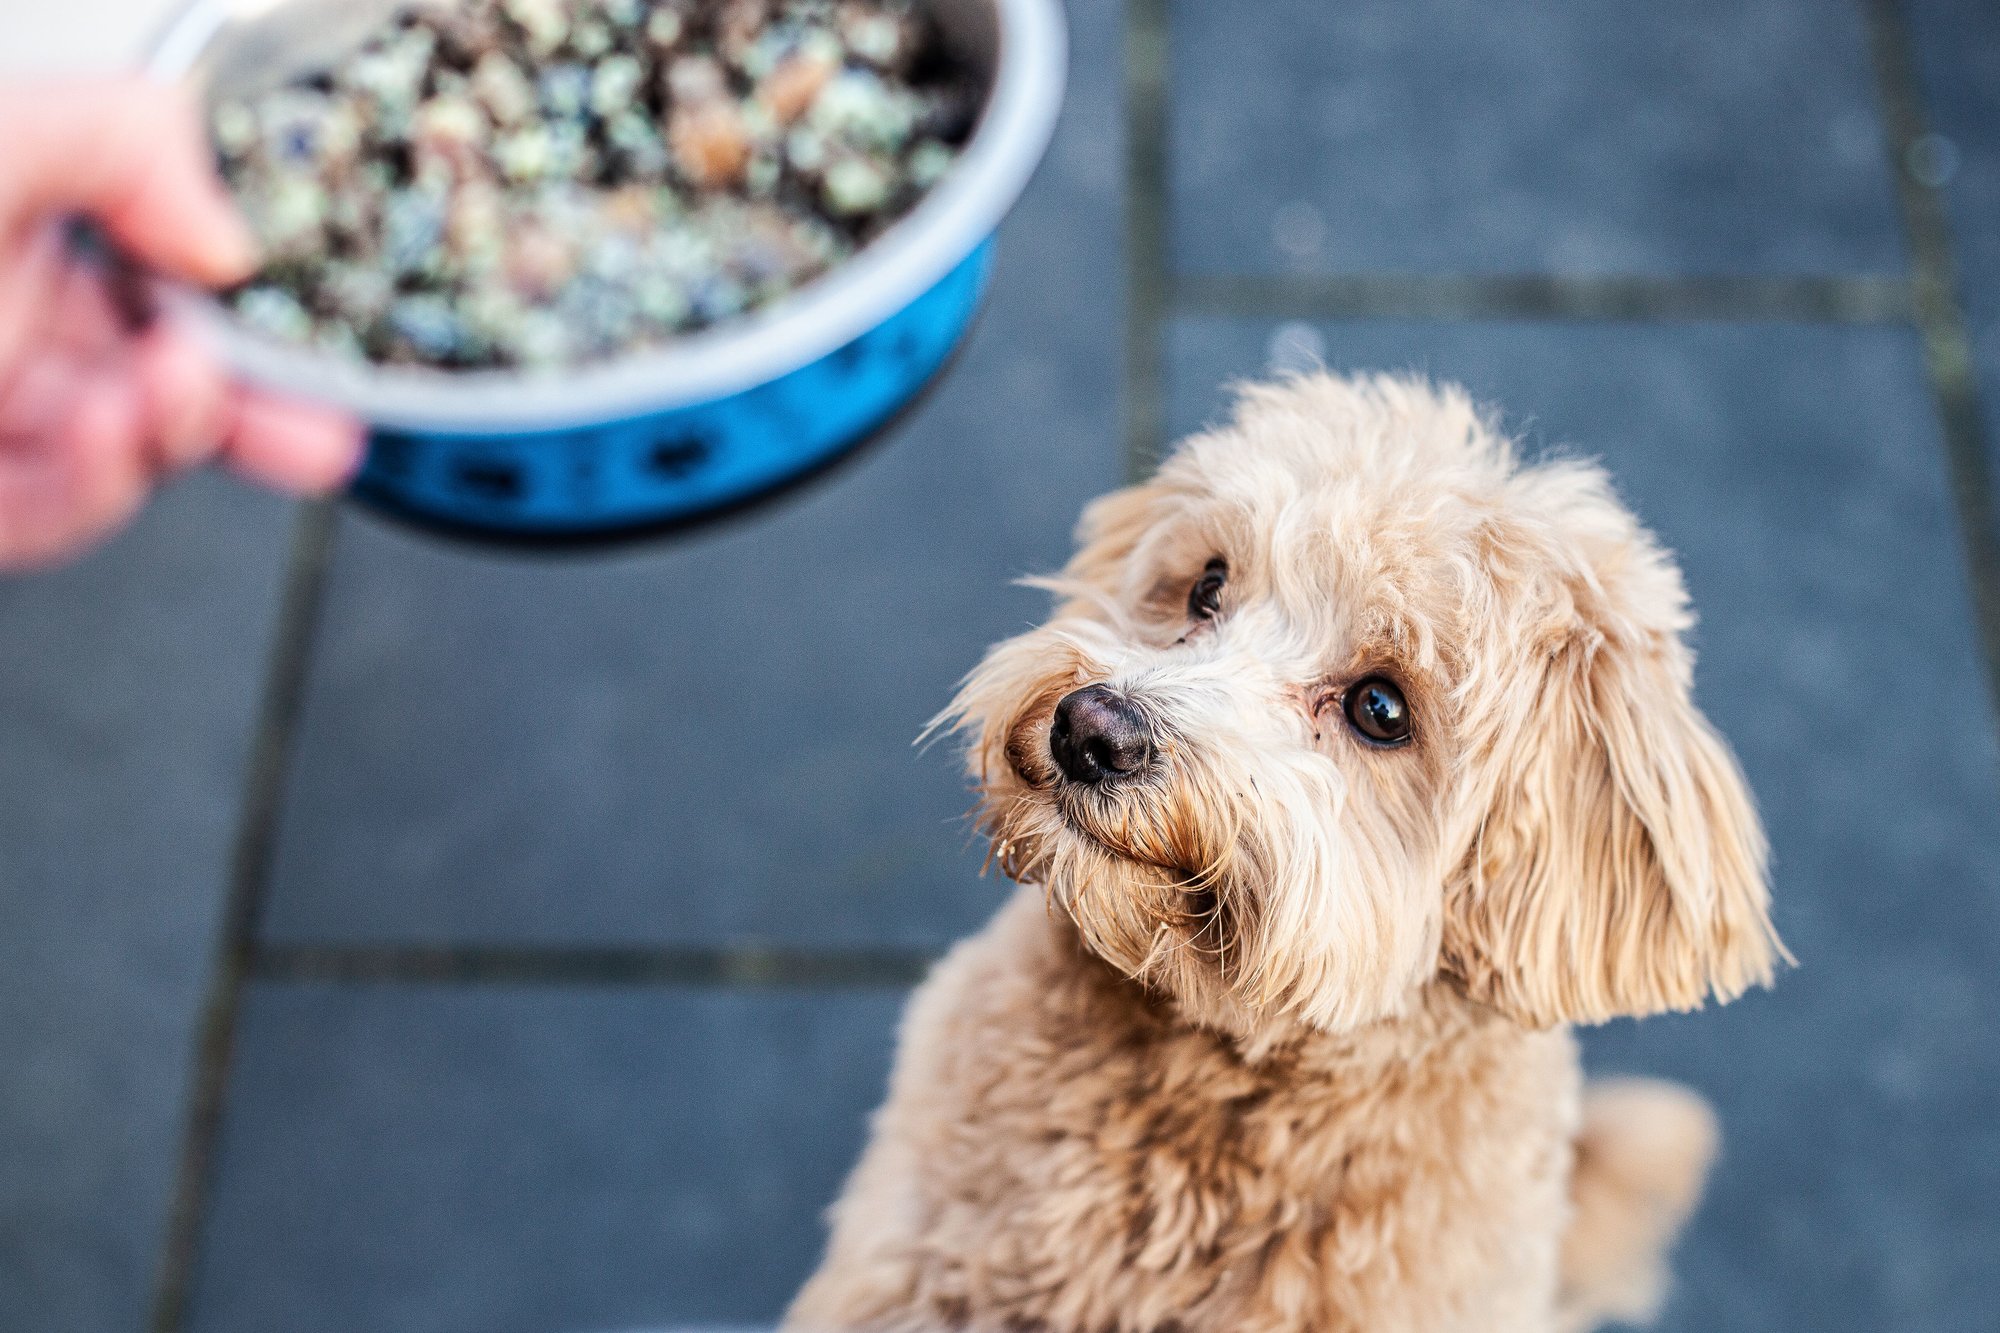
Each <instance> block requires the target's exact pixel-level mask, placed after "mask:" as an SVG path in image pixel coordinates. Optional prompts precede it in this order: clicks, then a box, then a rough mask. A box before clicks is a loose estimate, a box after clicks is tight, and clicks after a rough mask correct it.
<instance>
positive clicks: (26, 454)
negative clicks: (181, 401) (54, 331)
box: [0, 357, 150, 567]
mask: <svg viewBox="0 0 2000 1333" xmlns="http://www.w3.org/2000/svg"><path fill="white" fill-rule="evenodd" d="M143 443H144V441H143V437H142V435H141V431H140V404H139V401H138V395H137V393H136V392H135V391H134V388H133V386H132V384H131V383H130V382H129V381H126V380H120V379H119V378H117V377H115V376H110V375H106V374H102V373H99V372H96V371H92V370H90V369H88V368H84V367H80V366H78V365H76V364H75V363H72V362H67V361H64V360H62V359H60V358H57V357H41V358H37V359H36V360H35V361H34V362H32V363H31V364H29V365H28V366H26V367H24V368H23V371H22V373H21V375H19V376H18V377H17V378H16V379H15V380H14V382H13V384H12V385H11V387H10V388H9V390H8V392H7V394H6V396H5V397H4V398H0V566H8V567H22V566H33V565H44V564H50V563H53V562H55V561H57V560H61V559H63V558H66V557H68V556H71V555H74V554H77V553H78V552H80V551H81V550H82V549H84V548H85V547H87V546H88V545H90V544H91V543H92V542H94V541H96V540H98V539H99V538H101V537H103V536H104V535H106V534H108V533H109V532H111V531H112V530H113V529H115V528H117V527H119V526H120V525H122V524H123V523H124V522H126V521H127V520H128V519H129V518H131V516H132V514H133V513H134V512H136V511H137V510H138V508H139V505H140V503H141V502H142V501H143V500H144V499H145V497H146V494H147V491H148V490H149V489H150V476H149V469H148V467H147V464H146V459H145V456H144V449H143Z"/></svg>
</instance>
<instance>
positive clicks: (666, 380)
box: [150, 0, 1065, 544]
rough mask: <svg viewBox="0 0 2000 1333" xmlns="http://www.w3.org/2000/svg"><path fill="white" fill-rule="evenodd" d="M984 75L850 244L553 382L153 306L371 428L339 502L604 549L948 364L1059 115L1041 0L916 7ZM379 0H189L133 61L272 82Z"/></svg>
mask: <svg viewBox="0 0 2000 1333" xmlns="http://www.w3.org/2000/svg"><path fill="white" fill-rule="evenodd" d="M929 4H930V8H931V9H932V11H933V12H934V13H935V15H936V16H937V20H938V25H939V28H940V30H941V31H942V33H943V36H944V40H945V42H946V43H947V45H948V46H949V48H950V49H951V52H952V54H953V55H954V56H955V57H956V58H957V59H959V60H961V61H963V62H964V63H965V64H966V65H967V66H968V67H970V68H971V69H973V70H975V71H977V72H978V73H979V74H980V75H981V76H982V77H983V78H984V79H985V81H986V100H985V105H984V109H983V110H982V112H981V114H980V118H979V120H978V123H977V126H976V127H975V129H974V131H973V135H972V138H971V140H970V142H969V143H968V144H967V145H966V148H965V150H964V152H963V153H962V155H961V156H960V158H959V160H958V162H957V163H956V164H955V165H954V166H953V168H952V170H951V171H950V172H949V173H947V175H946V176H945V178H944V179H943V180H942V181H940V182H939V183H938V184H937V186H936V187H935V188H933V189H932V191H931V192H930V193H929V194H928V195H927V196H926V197H925V198H924V199H923V200H922V201H921V202H920V203H919V204H918V205H917V207H916V208H915V209H914V210H912V211H911V212H910V214H909V215H908V216H906V217H905V218H903V219H902V220H901V221H899V222H898V223H896V225H895V226H893V227H892V228H890V229H889V230H888V231H887V232H885V233H884V234H883V235H882V236H880V237H878V238H877V239H876V240H875V241H874V242H873V243H872V244H870V245H868V246H867V247H866V248H865V249H863V250H862V251H861V252H860V253H859V254H857V255H856V256H854V257H853V258H852V259H850V260H848V261H847V262H846V263H844V264H842V265H840V266H839V267H838V268H836V269H834V270H833V271H831V272H829V273H827V274H825V275H824V276H822V277H820V278H818V279H816V280H815V281H813V282H811V283H809V284H807V285H806V286H805V287H803V288H801V289H800V290H799V291H797V292H794V293H792V294H791V295H790V296H788V297H786V298H784V299H783V300H781V301H778V302H776V303H774V304H772V305H770V306H767V307H765V308H763V309H761V310H759V311H757V312H755V313H752V314H749V315H746V316H744V317H742V318H740V319H736V320H732V321H729V322H728V323H725V324H721V325H718V326H716V327H714V328H711V329H706V330H703V331H701V332H699V333H693V334H689V335H687V336H685V337H682V338H677V339H675V340H673V341H672V342H669V343H664V344H661V345H659V346H656V347H652V348H648V349H646V350H644V351H641V352H635V353H633V354H632V355H630V356H625V357H620V358H617V359H615V360H610V361H605V362H602V363H599V364H594V365H590V366H585V367H582V368H578V369H575V370H570V371H565V372H561V373H558V374H550V373H547V372H543V373H527V372H517V371H450V372H445V371H432V370H423V369H418V368H412V367H400V366H357V365H354V364H352V363H351V362H345V361H340V360H337V359H335V358H333V357H329V356H324V355H321V354H319V353H316V352H313V351H311V350H309V349H304V348H299V347H296V346H290V345H287V344H283V343H280V342H277V341H275V340H273V339H270V338H267V337H264V336H262V335H259V334H258V333H256V332H255V331H253V330H250V329H248V328H245V327H244V326H243V325H241V324H240V323H238V322H237V321H235V320H234V319H233V318H231V317H230V315H229V313H228V311H227V309H226V308H225V307H223V306H222V305H221V304H220V303H219V302H217V301H215V300H213V299H212V298H210V297H208V296H206V295H204V294H201V293H196V292H191V291H185V290H181V291H174V292H170V293H168V295H167V299H168V301H169V303H170V304H172V305H173V306H174V307H175V308H176V310H177V311H178V312H179V313H181V314H182V315H183V316H184V317H185V318H188V319H190V320H192V321H193V322H195V323H196V324H197V325H199V326H200V327H201V329H202V330H203V331H204V333H205V334H206V335H207V336H208V338H209V339H210V341H211V342H212V343H213V345H214V346H215V347H216V348H217V349H218V351H219V353H220V355H221V356H222V357H223V359H224V361H225V362H226V363H227V364H228V365H229V366H230V367H231V368H232V369H233V370H234V371H235V372H236V373H238V374H240V375H243V376H244V377H246V378H248V379H251V380H253V381H255V382H258V383H261V384H265V385H268V386H270V387H273V388H276V389H280V390H283V391H285V392H289V393H294V394H298V395H302V396H306V397H310V398H315V399H318V400H320V401H323V402H330V403H334V404H337V405H339V406H341V407H344V408H346V409H348V410H349V411H351V412H353V413H355V414H356V415H357V416H359V417H360V418H361V419H362V420H364V421H366V422H367V423H368V425H369V427H370V429H371V437H370V447H369V450H368V459H367V463H366V464H365V466H364V467H363V468H362V471H361V474H360V476H359V477H358V478H357V479H356V480H355V483H354V493H355V495H356V496H358V497H359V498H361V499H363V500H366V501H368V502H369V503H371V504H374V505H375V506H377V507H379V508H381V509H383V510H386V511H388V512H390V513H393V514H395V515H397V516H399V517H402V518H404V519H407V520H409V521H411V522H414V523H417V524H419V525H421V526H424V527H427V528H431V529H435V530H440V531H449V532H454V533H459V534H464V535H469V536H475V537H480V538H486V539H490V540H495V541H501V542H512V543H522V544H540V543H575V542H591V541H603V540H606V539H616V538H621V537H630V536H635V535H642V534H647V533H654V532H659V531H662V530H665V529H672V528H677V527H681V526H684V525H686V524H689V523H692V522H696V521H699V520H701V519H705V518H710V517H714V516H716V515H718V514H722V513H726V512H729V511H732V510H736V509H739V508H742V507H743V506H745V505H748V504H751V503H754V502H755V501H757V500H759V499H762V498H764V497H766V496H769V495H771V494H773V493H775V492H777V491H779V490H781V489H783V488H784V487H786V486H787V485H789V484H791V483H793V482H796V481H799V480H802V479H804V478H806V477H808V476H811V475H812V474H814V473H816V472H818V471H820V470H821V469H823V468H825V467H826V466H828V465H830V464H831V463H833V462H835V461H836V460H838V459H840V458H841V457H843V456H845V455H846V454H848V453H850V452H852V451H853V450H854V449H856V448H858V447H859V446H860V445H861V444H863V443H864V442H866V441H867V440H868V439H869V438H871V437H872V436H874V435H875V434H876V433H877V432H878V431H880V430H882V429H883V428H884V427H885V426H887V425H888V424H889V423H891V422H892V421H893V420H894V419H895V418H896V416H897V415H898V413H899V412H900V411H901V410H902V409H903V408H905V407H906V406H908V405H909V404H910V403H911V402H912V400H913V399H915V398H916V397H917V396H918V395H919V394H920V393H921V392H922V390H923V389H924V388H925V386H926V385H928V384H929V383H930V382H931V381H932V380H934V379H935V378H937V377H938V376H939V375H940V374H941V373H942V372H943V371H944V370H945V368H946V367H947V365H948V364H949V362H950V359H951V355H952V353H953V351H954V350H955V349H956V348H957V347H958V345H959V343H960V341H961V340H962V339H963V338H964V336H965V333H966V330H967V327H968V326H969V324H970V323H971V320H972V317H973V315H974V314H975V313H976V312H977V310H978V308H979V304H980V301H981V299H982V297H983V296H984V294H985V290H986V285H987V281H988V278H989V276H990V273H991V268H992V251H993V245H992V236H993V232H994V230H995V229H996V228H997V227H998V226H999V224H1000V221H1001V219H1002V218H1003V217H1005V216H1006V213H1007V211H1008V210H1009V209H1010V208H1012V207H1013V204H1014V201H1015V200H1016V199H1017V198H1018V197H1019V196H1020V193H1021V190H1022V189H1023V188H1024V187H1025V186H1026V185H1027V182H1028V178H1029V176H1030V175H1031V174H1032V173H1033V171H1034V169H1035V166H1036V164H1037V163H1038V162H1039V161H1040V160H1041V156H1042V153H1043V151H1044V150H1045V149H1046V148H1047V146H1048V141H1049V135H1050V134H1051V132H1052V131H1053V129H1054V127H1055V119H1056V112H1057V110H1058V109H1059V107H1060V104H1061V101H1062V87H1063V72H1064V61H1065V54H1064V52H1065V43H1064V31H1063V23H1062V16H1061V12H1060V10H1059V7H1058V4H1057V0H929ZM394 8H395V4H394V0H195V3H194V4H193V5H192V6H191V7H190V8H188V9H187V10H186V11H184V12H183V13H182V14H181V15H180V17H179V18H178V19H176V20H175V21H174V23H173V24H172V25H171V26H170V27H169V28H168V29H167V31H166V32H165V34H164V35H163V36H162V38H161V40H160V42H159V43H158V45H157V46H156V48H155V51H154V55H153V59H152V61H151V65H150V68H151V70H152V71H153V72H154V73H155V74H158V75H162V76H166V77H172V78H180V79H187V80H189V81H191V82H192V83H193V84H194V85H195V87H196V89H197V91H198V92H199V93H200V94H201V95H202V96H203V97H204V98H214V97H222V96H230V95H240V94H242V93H245V92H249V91H252V90H254V89H256V88H257V87H260V86H267V85H269V84H273V83H277V82H281V81H283V80H284V79H286V78H288V77H290V75H291V74H293V73H294V72H297V71H299V70H302V69H305V68H308V67H311V66H313V65H316V64H321V63H323V62H325V61H326V60H327V59H329V58H331V57H334V56H337V55H338V54H339V53H340V52H341V51H342V50H343V49H346V48H348V47H351V46H352V44H353V43H354V42H355V41H356V40H357V38H358V37H359V36H360V35H361V34H362V33H365V32H366V30H367V29H368V28H369V27H370V26H372V24H373V23H375V22H377V21H379V20H380V19H382V18H383V17H385V16H386V15H387V13H389V12H390V11H391V10H393V9H394Z"/></svg>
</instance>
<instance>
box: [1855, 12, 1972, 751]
mask: <svg viewBox="0 0 2000 1333" xmlns="http://www.w3.org/2000/svg"><path fill="white" fill-rule="evenodd" d="M1866 3H1867V18H1868V35H1869V45H1870V48H1871V54H1872V56H1873V59H1874V63H1875V82H1876V90H1877V93H1878V95H1879V96H1880V98H1881V104H1882V112H1883V119H1884V121H1885V122H1886V128H1887V130H1888V138H1889V144H1888V148H1889V152H1890V158H1891V160H1890V163H1889V170H1890V174H1891V175H1892V176H1893V177H1894V179H1895V182H1896V195H1897V202H1898V204H1899V206H1900V207H1901V210H1902V214H1903V230H1904V234H1905V235H1906V237H1907V238H1908V240H1909V245H1910V252H1911V253H1910V264H1911V269H1912V271H1913V275H1914V276H1913V281H1912V305H1913V317H1914V319H1915V322H1916V325H1917V330H1918V332H1919V333H1920V334H1921V335H1922V338H1923V345H1924V362H1925V365H1926V367H1927V368H1928V370H1929V373H1930V380H1931V392H1932V396H1933V398H1934V400H1935V405H1936V410H1937V415H1938V429H1939V432H1940V434H1941V435H1942V436H1943V439H1944V451H1945V463H1946V467H1947V469H1948V472H1949V476H1950V480H1951V488H1952V499H1953V501H1954V503H1955V505H1956V507H1957V511H1958V525H1959V532H1960V537H1961V539H1962V540H1963V542H1964V544H1965V564H1966V577H1967V580H1968V582H1969V583H1970V585H1971V592H1972V603H1973V616H1974V620H1975V625H1974V629H1975V631H1976V633H1977V635H1978V639H1979V643H1980V647H1981V649H1982V651H1983V654H1984V657H1985V665H1986V677H1987V688H1988V691H1989V693H1990V695H1991V699H1992V703H1993V708H1994V717H1995V719H1996V721H2000V511H1997V510H1996V500H1995V495H1994V476H1993V472H1992V468H1991V466H1990V464H1989V462H1988V458H1989V455H1988V453H1987V451H1986V427H1985V424H1984V420H1983V413H1982V409H1981V406H1980V402H1979V387H1978V382H1977V379H1976V377H1975V372H1974V365H1973V355H1972V340H1971V337H1970V335H1969V334H1968V333H1967V331H1966V321H1965V313H1964V311H1963V310H1962V309H1960V307H1959V303H1958V295H1957V283H1958V270H1957V261H1956V259H1955V257H1954V247H1953V243H1952V235H1951V222H1950V218H1949V217H1948V215H1947V213H1946V210H1945V203H1944V196H1943V194H1942V192H1941V191H1940V190H1939V189H1937V188H1936V187H1933V186H1930V185H1926V184H1925V183H1924V182H1922V181H1920V180H1918V179H1917V178H1916V177H1915V175H1914V174H1913V173H1911V171H1910V170H1909V169H1908V165H1907V164H1908V162H1909V155H1910V152H1911V150H1912V148H1913V147H1914V146H1915V145H1916V144H1917V143H1918V142H1919V141H1920V140H1922V139H1923V138H1924V136H1925V135H1926V134H1927V133H1928V126H1927V125H1926V117H1925V114H1924V107H1923V93H1922V87H1921V84H1920V82H1919V76H1918V72H1917V63H1916V54H1915V51H1914V49H1913V48H1912V46H1911V42H1910V35H1909V30H1908V28H1907V26H1906V25H1905V24H1904V22H1903V15H1902V11H1901V6H1900V5H1899V4H1898V3H1897V0H1866Z"/></svg>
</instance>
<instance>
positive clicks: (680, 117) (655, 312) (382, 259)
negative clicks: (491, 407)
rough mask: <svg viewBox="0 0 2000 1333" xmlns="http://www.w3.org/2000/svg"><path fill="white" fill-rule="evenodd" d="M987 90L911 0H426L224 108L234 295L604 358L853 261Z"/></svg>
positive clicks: (550, 362)
mask: <svg viewBox="0 0 2000 1333" xmlns="http://www.w3.org/2000/svg"><path fill="white" fill-rule="evenodd" d="M978 109H979V89H978V87H977V86H976V84H975V83H974V82H973V81H972V80H971V79H970V78H969V77H967V76H966V75H965V74H964V73H963V72H962V71H960V70H957V69H955V68H954V66H953V65H952V64H951V62H950V61H949V60H947V59H946V58H945V56H944V54H943V52H942V50H941V46H940V43H939V40H938V36H937V33H936V32H935V31H934V29H933V26H932V24H931V22H930V20H929V19H928V18H927V16H926V15H925V14H924V12H923V11H922V10H921V9H919V8H918V7H917V6H916V5H915V4H914V3H913V2H912V0H456V2H446V3H439V2H437V0H432V2H430V3H423V4H418V5H414V6H412V7H410V8H409V9H407V10H405V11H404V12H402V13H401V14H400V15H399V16H398V17H396V18H395V19H393V20H392V21H391V22H390V23H389V24H388V25H386V26H385V28H384V29H383V30H382V31H381V32H380V33H378V34H377V35H375V36H374V37H373V38H372V39H371V40H369V41H368V42H367V43H366V44H365V45H363V46H362V47H361V48H360V49H359V50H358V51H357V52H356V53H355V54H354V55H353V56H352V57H350V58H349V59H348V60H346V61H345V63H343V64H341V65H340V66H339V67H337V68H334V69H331V70H327V71H324V72H320V73H316V74H313V75H311V76H309V77H305V78H302V79H298V80H295V81H293V82H291V83H288V84H286V85H284V86H282V87H278V88H274V89H272V90H270V91H268V92H264V93H261V94H257V95H254V96H251V97H247V98H244V99H240V100H232V101H224V102H221V103H220V104H218V105H217V106H216V107H215V108H214V111H213V114H212V118H211V131H212V134H213V137H214V141H215V145H216V149H217V153H218V156H219V158H220V161H221V167H222V173H223V176H224V178H225V180H227V182H228V183H229V185H230V188H231V189H232V191H233V192H234V194H235V196H236V198H237V200H238V201H239V203H240V204H241V206H242V208H243V210H244V212H245V214H246V215H247V216H248V218H249V219H250V224H251V227H252V229H253V230H254V231H255V232H256V234H257V235H258V237H259V239H260V240H261V242H262V244H263V247H264V266H263V269H262V270H261V271H260V272H259V273H258V274H257V275H256V277H254V278H253V279H252V280H251V281H249V282H247V283H245V284H243V285H242V286H241V287H239V288H237V289H235V290H234V291H232V292H230V293H228V295H227V297H226V299H227V301H228V303H229V305H230V306H231V307H232V309H233V310H234V311H235V313H236V316H237V318H239V319H240V320H242V321H243V322H244V323H245V324H247V325H249V326H251V327H253V328H255V329H258V330H260V331H262V332H263V333H265V334H268V335H271V336H275V337H277V338H280V339H283V340H286V341H288V342H293V343H299V344H304V345H308V346H311V347H315V348H319V349H322V350H325V351H327V352H329V353H332V354H335V355H338V356H341V357H343V358H347V359H350V360H354V361H365V362H378V363H388V364H396V365H423V366H433V367H440V368H445V369H476V368H493V367H509V366H519V367H524V368H537V369H546V368H556V367H563V366H570V365H575V364H579V363H583V362H588V361H592V360H597V359H601V358H604V357H609V356H613V355H616V354H618V353H621V352H626V351H630V350H632V349H634V348H637V347H641V346H644V345H647V344H651V343H656V342H659V341H661V340H664V339H668V338H671V337H673V336H675V335H678V334H683V333H687V332H690V331H693V330H696V329H701V328H704V327H707V326H709V325H713V324H716V323H719V322H721V321H724V320H728V319H731V318H733V317H735V316H738V315H740V314H743V313H744V312H746V311H750V310H754V309H756V308H758V307H760V306H763V305H766V304H768V303H769V302H771V301H773V300H776V299H777V298H779V297H781V296H783V295H785V294H786V293H788V292H791V291H793V290H795V289H796V288H798V287H799V286H800V285H802V284H804V283H806V282H808V281H810V280H811V279H813V278H814V277H817V276H818V275H820V274H822V273H825V272H826V271H827V270H828V269H830V268H832V267H834V266H835V265H837V264H839V263H841V262H842V261H843V260H845V259H847V258H848V257H849V256H851V255H852V254H854V253H855V252H856V251H857V250H858V249H860V248H861V247H862V246H865V245H867V244H868V242H869V241H870V240H872V239H873V238H874V237H876V236H878V235H879V234H880V233H881V232H883V231H884V230H885V229H887V228H888V227H889V226H890V225H891V224H892V223H893V222H895V221H896V220H897V219H898V218H900V217H902V216H903V215H904V214H906V213H907V212H909V210H910V209H911V208H912V207H913V206H914V205H915V204H916V203H917V201H918V200H919V199H921V198H922V197H923V195H924V194H925V192H926V191H928V190H929V189H930V188H931V186H933V185H934V184H935V183H936V182H937V181H938V180H939V179H940V178H941V177H942V176H943V175H944V173H945V172H946V171H947V170H948V169H949V168H950V167H951V165H952V163H953V161H954V160H955V158H956V155H957V153H958V151H959V149H960V147H961V146H962V145H963V143H964V142H965V140H966V138H967V136H968V135H969V134H970V132H971V129H972V124H973V121H974V119H975V117H976V115H977V113H978Z"/></svg>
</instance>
